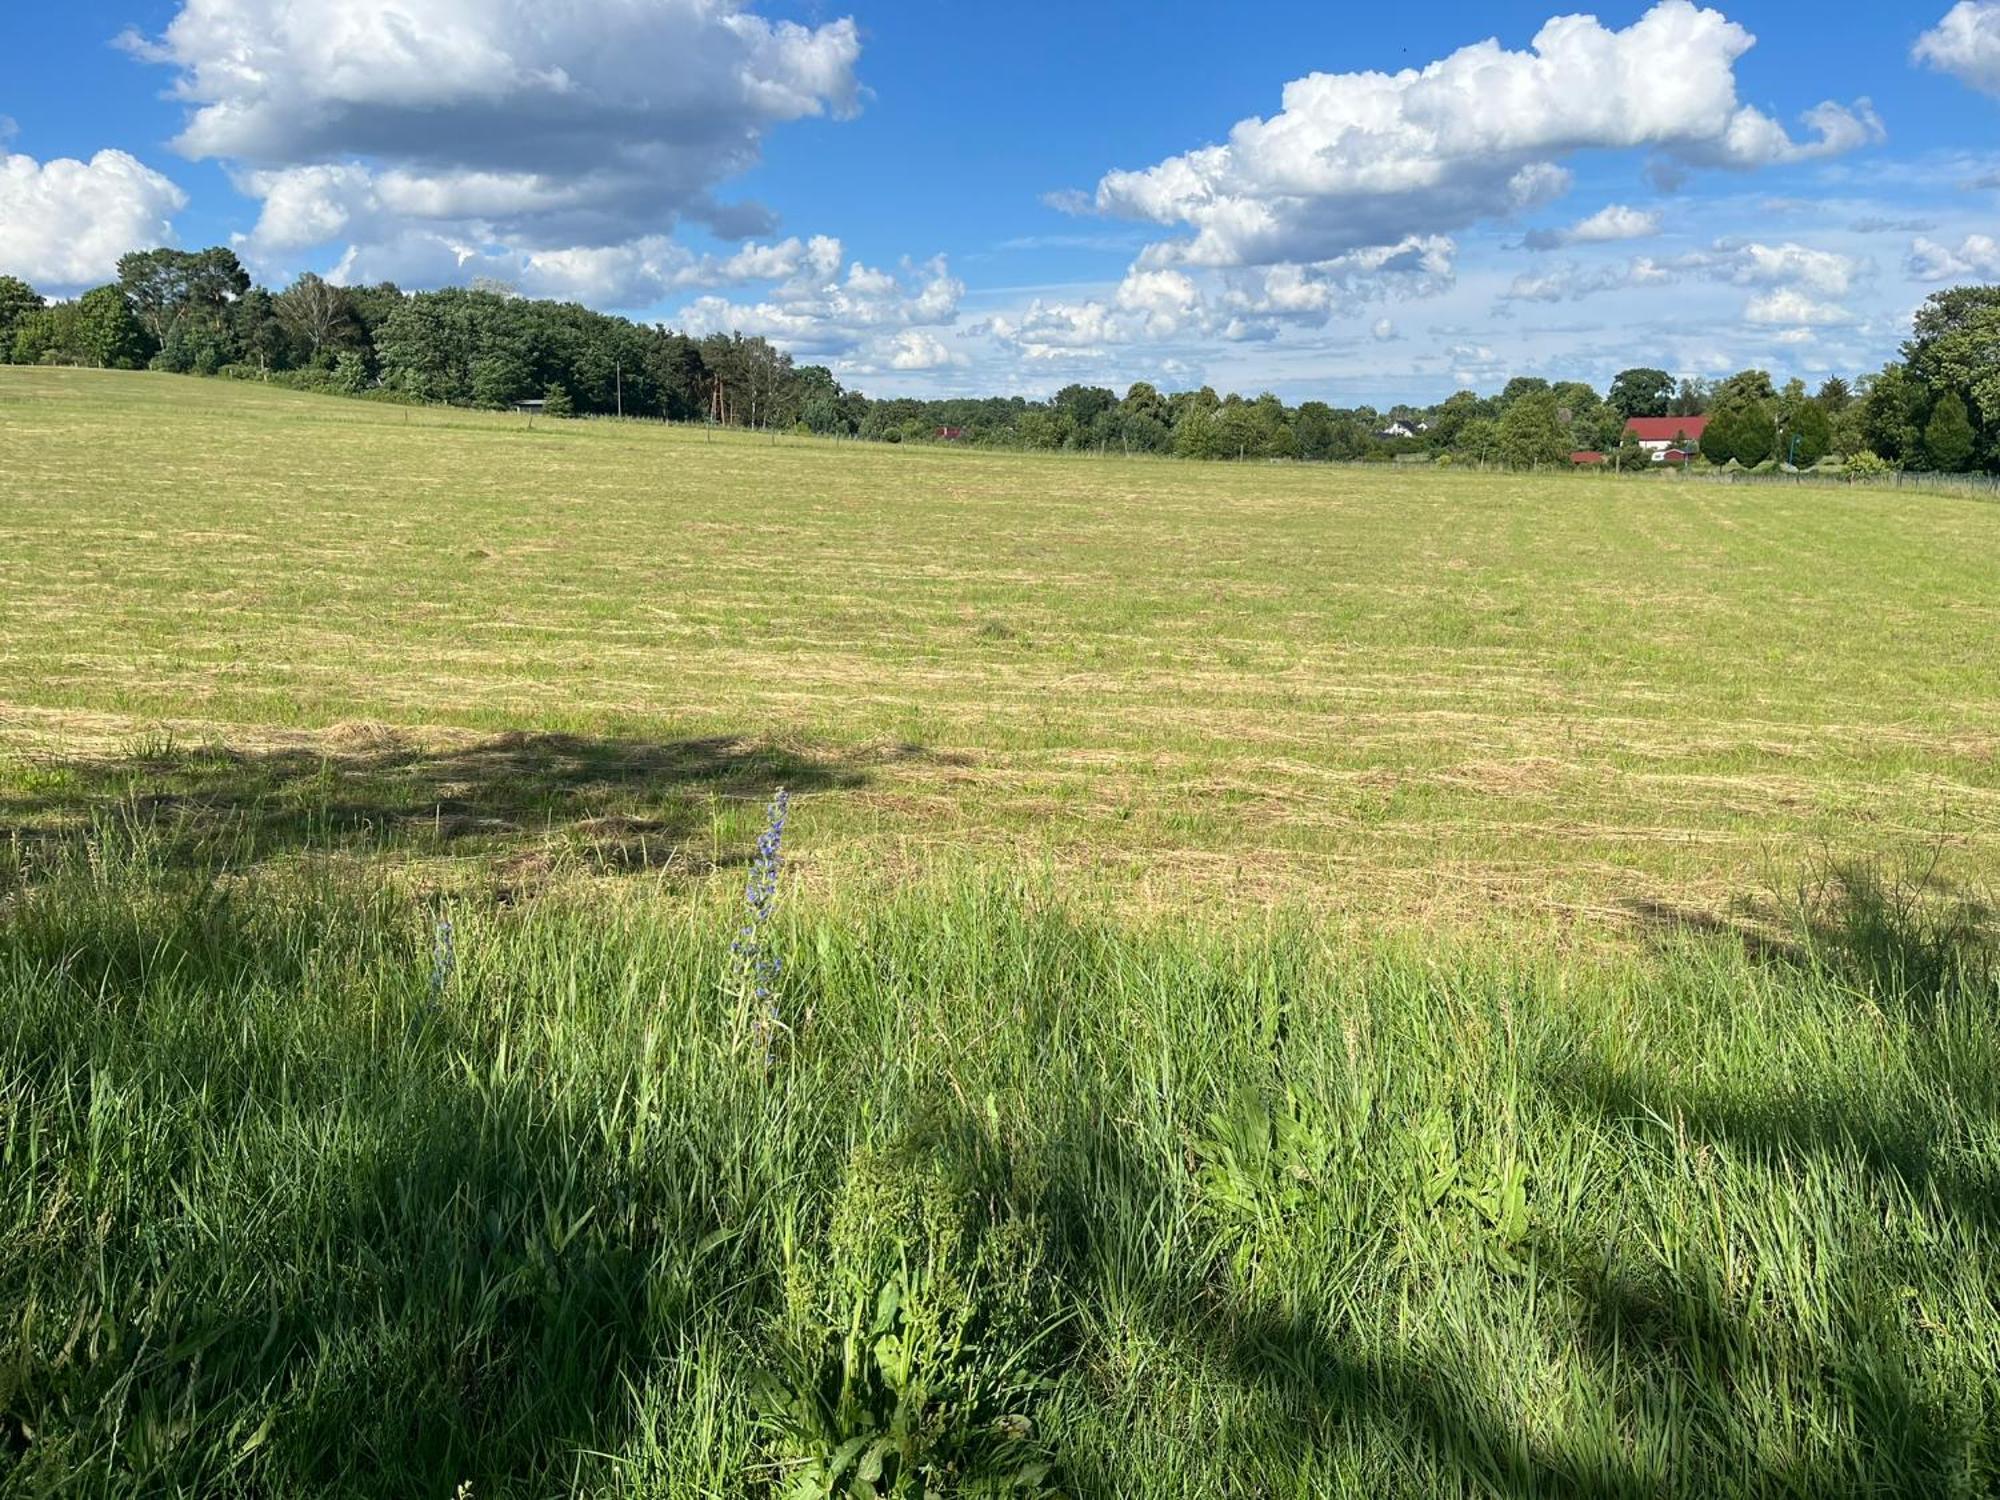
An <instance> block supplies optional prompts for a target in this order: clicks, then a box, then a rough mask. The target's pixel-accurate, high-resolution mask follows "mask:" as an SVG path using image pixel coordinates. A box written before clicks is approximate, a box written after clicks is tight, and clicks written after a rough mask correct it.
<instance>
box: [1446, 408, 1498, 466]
mask: <svg viewBox="0 0 2000 1500" xmlns="http://www.w3.org/2000/svg"><path fill="white" fill-rule="evenodd" d="M1452 453H1453V455H1454V456H1455V457H1458V458H1462V459H1464V460H1465V461H1466V462H1467V463H1473V464H1497V463H1500V462H1502V453H1501V448H1500V424H1499V423H1498V422H1496V421H1494V420H1493V419H1492V418H1491V417H1474V418H1473V419H1472V420H1471V421H1469V422H1467V423H1466V424H1465V425H1464V426H1463V427H1461V428H1459V430H1458V441H1457V442H1456V443H1455V444H1453V446H1452Z"/></svg>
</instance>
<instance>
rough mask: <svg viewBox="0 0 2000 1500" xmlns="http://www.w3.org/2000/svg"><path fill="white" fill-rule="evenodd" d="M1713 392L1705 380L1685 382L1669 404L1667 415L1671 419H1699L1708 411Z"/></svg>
mask: <svg viewBox="0 0 2000 1500" xmlns="http://www.w3.org/2000/svg"><path fill="white" fill-rule="evenodd" d="M1711 395H1712V392H1711V391H1710V389H1709V384H1708V382H1707V381H1705V380H1693V379H1688V380H1683V381H1682V382H1681V383H1680V388H1679V389H1678V390H1676V391H1675V392H1674V399H1673V400H1671V401H1669V402H1668V403H1667V410H1666V415H1667V416H1670V417H1698V416H1701V415H1702V414H1703V413H1704V412H1706V411H1707V410H1708V406H1709V400H1710V397H1711Z"/></svg>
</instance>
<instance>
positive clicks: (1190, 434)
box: [1174, 404, 1236, 458]
mask: <svg viewBox="0 0 2000 1500" xmlns="http://www.w3.org/2000/svg"><path fill="white" fill-rule="evenodd" d="M1235 456H1236V455H1235V452H1234V450H1230V451H1229V452H1227V453H1225V452H1224V449H1223V446H1222V434H1221V432H1220V431H1219V430H1218V427H1217V417H1216V410H1215V409H1211V408H1209V407H1207V406H1204V405H1200V404H1195V405H1190V406H1188V407H1187V408H1186V409H1185V410H1184V411H1182V413H1181V417H1180V420H1179V421H1178V422H1176V423H1175V424H1174V457H1176V458H1223V457H1228V458H1234V457H1235Z"/></svg>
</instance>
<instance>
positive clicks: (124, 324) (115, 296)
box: [76, 286, 146, 370]
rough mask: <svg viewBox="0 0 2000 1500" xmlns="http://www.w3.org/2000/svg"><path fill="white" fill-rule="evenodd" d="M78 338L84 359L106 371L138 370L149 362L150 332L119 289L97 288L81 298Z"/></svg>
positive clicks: (78, 311) (109, 287)
mask: <svg viewBox="0 0 2000 1500" xmlns="http://www.w3.org/2000/svg"><path fill="white" fill-rule="evenodd" d="M76 337H77V344H78V348H79V349H80V351H81V352H82V354H83V356H84V358H85V359H86V360H87V361H88V362H89V363H91V364H94V365H98V366H101V367H102V368H104V369H107V370H136V369H138V368H139V367H140V365H142V364H144V363H145V359H146V331H145V329H143V328H141V327H140V326H139V320H138V319H137V318H136V317H135V316H133V313H132V307H131V304H130V303H129V302H127V301H126V300H125V294H124V292H122V291H120V290H119V289H118V288H117V287H115V286H100V287H93V288H92V289H91V290H90V291H87V292H85V293H84V294H83V295H82V296H81V297H79V298H77V300H76Z"/></svg>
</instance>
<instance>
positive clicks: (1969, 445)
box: [1924, 390, 1977, 474]
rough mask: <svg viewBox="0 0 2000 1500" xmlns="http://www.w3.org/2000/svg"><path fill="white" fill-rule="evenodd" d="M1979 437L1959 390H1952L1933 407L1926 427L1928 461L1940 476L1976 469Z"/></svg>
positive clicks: (1925, 450) (1926, 454) (1925, 457)
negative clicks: (1975, 454) (1974, 452)
mask: <svg viewBox="0 0 2000 1500" xmlns="http://www.w3.org/2000/svg"><path fill="white" fill-rule="evenodd" d="M1976 441H1977V434H1976V433H1974V432H1973V430H1972V418H1971V417H1970V416H1969V415H1968V414H1967V412H1966V410H1965V402H1964V400H1963V399H1962V398H1961V397H1960V396H1959V394H1958V392H1957V391H1952V390H1948V391H1946V392H1945V393H1944V394H1943V395H1942V396H1940V397H1938V398H1937V402H1936V404H1935V405H1933V406H1932V407H1931V419H1930V421H1929V422H1928V423H1926V424H1925V426H1924V459H1925V462H1926V463H1928V464H1929V466H1930V467H1931V468H1932V469H1933V470H1935V471H1936V472H1938V473H1940V474H1962V473H1964V472H1965V471H1966V470H1967V469H1969V468H1971V467H1972V455H1973V451H1974V448H1975V444H1976Z"/></svg>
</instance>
